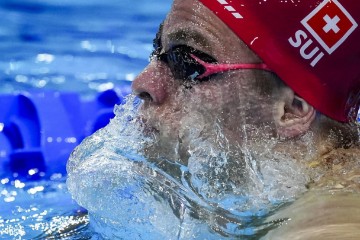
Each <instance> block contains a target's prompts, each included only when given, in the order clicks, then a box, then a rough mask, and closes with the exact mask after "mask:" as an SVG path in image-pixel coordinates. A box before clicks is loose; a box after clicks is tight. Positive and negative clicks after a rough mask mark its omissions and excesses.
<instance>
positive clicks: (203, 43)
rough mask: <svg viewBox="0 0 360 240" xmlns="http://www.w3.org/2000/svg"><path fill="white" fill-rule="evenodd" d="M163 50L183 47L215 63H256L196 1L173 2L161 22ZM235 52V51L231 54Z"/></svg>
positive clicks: (209, 12) (219, 21) (235, 38)
mask: <svg viewBox="0 0 360 240" xmlns="http://www.w3.org/2000/svg"><path fill="white" fill-rule="evenodd" d="M162 43H163V47H164V48H165V49H169V48H171V47H172V46H174V45H178V44H186V45H190V46H192V47H194V48H196V49H199V50H201V51H204V52H207V53H208V54H210V55H213V56H214V57H216V59H217V60H218V61H230V62H232V61H233V62H244V61H246V62H248V61H258V60H259V59H258V58H257V56H256V55H255V54H254V53H253V52H252V51H251V50H250V49H249V48H248V47H247V46H246V45H245V44H244V43H243V42H242V41H241V40H240V39H239V38H238V37H237V36H236V35H235V34H234V33H233V32H232V31H231V30H230V29H229V28H228V27H227V26H226V25H225V24H224V23H223V22H222V21H221V20H220V19H219V18H218V17H217V16H216V15H215V14H214V13H213V12H211V11H210V10H209V9H208V8H206V7H205V6H204V5H203V4H202V3H200V2H199V1H198V0H174V2H173V5H172V8H171V10H170V12H169V14H168V16H167V18H166V20H165V21H164V26H163V31H162ZM234 50H236V51H234Z"/></svg>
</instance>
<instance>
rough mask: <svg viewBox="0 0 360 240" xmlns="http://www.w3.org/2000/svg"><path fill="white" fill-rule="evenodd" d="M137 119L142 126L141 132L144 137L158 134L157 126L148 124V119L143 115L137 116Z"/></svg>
mask: <svg viewBox="0 0 360 240" xmlns="http://www.w3.org/2000/svg"><path fill="white" fill-rule="evenodd" d="M137 121H138V122H139V123H140V126H141V127H142V130H143V134H144V135H145V136H146V137H150V136H153V135H158V134H159V133H160V131H159V130H158V129H157V128H155V127H154V126H152V124H150V121H149V120H148V119H146V118H143V117H138V119H137Z"/></svg>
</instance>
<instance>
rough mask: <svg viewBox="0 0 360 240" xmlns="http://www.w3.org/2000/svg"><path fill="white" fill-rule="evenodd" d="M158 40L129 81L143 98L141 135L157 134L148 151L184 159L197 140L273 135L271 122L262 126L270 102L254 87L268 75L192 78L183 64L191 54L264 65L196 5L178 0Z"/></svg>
mask: <svg viewBox="0 0 360 240" xmlns="http://www.w3.org/2000/svg"><path fill="white" fill-rule="evenodd" d="M155 43H156V44H155V45H156V46H155V48H156V49H155V50H156V51H155V55H154V57H153V58H152V60H151V62H150V64H149V65H148V66H147V67H146V68H145V69H144V71H143V72H142V73H141V74H140V75H139V76H138V77H137V78H136V79H135V80H134V82H133V91H134V93H135V94H137V95H138V96H139V97H140V98H142V99H143V104H142V106H141V109H140V114H141V115H142V118H143V120H144V122H145V125H146V132H148V133H150V134H151V135H153V136H154V137H155V139H154V140H155V142H156V143H155V144H154V146H152V147H150V148H149V149H147V150H146V151H147V154H148V155H149V156H151V157H155V158H158V157H165V158H167V159H172V160H175V161H181V162H183V163H187V158H188V154H189V151H191V148H192V147H194V144H196V143H195V142H196V141H195V140H199V139H202V140H206V141H208V142H210V143H212V144H217V143H219V134H221V135H223V136H224V138H225V139H226V141H227V142H229V143H231V145H234V146H235V145H237V146H238V145H242V144H243V143H244V141H245V140H249V138H252V137H255V135H257V134H256V132H258V131H259V129H262V130H260V131H262V133H263V134H265V135H266V134H270V135H271V134H272V130H271V127H270V128H269V127H266V128H265V129H270V130H269V131H268V132H267V130H264V126H271V119H272V107H271V106H272V105H271V103H272V101H273V100H272V98H271V97H270V96H268V95H266V94H260V93H259V90H258V89H256V87H255V85H254V83H255V81H256V80H258V79H266V78H270V75H271V74H270V73H269V72H266V71H264V70H254V69H252V70H249V69H248V70H234V71H227V72H223V73H218V74H214V75H211V76H209V77H207V78H205V79H196V78H194V76H190V75H191V73H192V69H190V70H189V69H188V68H191V66H187V65H186V64H184V59H185V62H186V60H187V58H186V57H188V56H189V53H190V54H193V56H194V55H195V56H196V57H197V58H199V59H201V60H203V61H205V62H209V61H211V62H217V63H261V62H262V61H261V59H259V58H258V57H257V56H256V55H255V54H254V53H253V52H252V51H251V50H250V49H249V48H248V47H247V46H246V45H245V44H244V43H243V42H242V41H241V40H240V39H238V37H236V36H235V35H234V33H233V32H232V31H231V30H230V29H229V28H228V27H227V26H226V25H225V24H224V23H223V22H222V21H220V20H219V19H218V18H217V17H216V16H215V15H214V14H213V13H212V12H211V11H210V10H208V9H207V8H206V7H204V6H203V5H202V4H201V3H200V2H198V1H195V0H175V1H174V4H173V7H172V9H171V11H170V13H169V15H168V17H167V18H166V20H165V21H164V23H163V26H162V27H161V28H160V30H159V33H158V37H157V39H156V40H155ZM164 53H165V54H164ZM159 56H161V57H159ZM179 56H180V58H182V61H179V60H178V59H179ZM184 56H185V57H184ZM179 72H180V73H179ZM262 137H263V136H262Z"/></svg>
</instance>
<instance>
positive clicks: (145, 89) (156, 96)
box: [131, 61, 171, 105]
mask: <svg viewBox="0 0 360 240" xmlns="http://www.w3.org/2000/svg"><path fill="white" fill-rule="evenodd" d="M170 77H171V76H170V75H169V74H168V70H167V69H166V66H164V63H161V62H159V61H152V62H151V63H150V64H149V65H148V66H147V67H146V68H145V69H144V70H143V72H142V73H140V74H139V75H138V76H137V77H136V79H135V80H134V81H133V83H132V86H131V87H132V91H133V93H134V94H136V95H137V96H138V97H139V98H141V99H143V100H144V101H146V102H151V103H154V104H156V105H160V104H162V103H163V102H164V101H165V99H166V97H167V94H168V90H169V89H168V88H169V79H170Z"/></svg>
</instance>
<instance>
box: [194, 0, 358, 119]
mask: <svg viewBox="0 0 360 240" xmlns="http://www.w3.org/2000/svg"><path fill="white" fill-rule="evenodd" d="M200 1H201V2H202V3H203V4H204V5H205V6H207V7H208V8H209V9H210V10H211V11H213V12H214V13H215V14H216V15H217V16H218V17H219V18H220V19H221V20H222V21H223V22H224V23H226V24H227V25H228V26H229V27H230V29H231V30H232V31H233V32H234V33H235V34H236V35H237V36H238V37H239V38H240V39H241V40H243V41H244V42H245V43H246V44H247V45H248V46H249V47H250V48H251V49H252V50H253V51H254V52H255V53H256V54H257V55H259V56H260V57H261V58H262V59H263V61H264V62H265V63H266V64H267V65H268V66H269V67H270V68H271V69H272V70H273V71H274V72H275V73H276V74H277V75H278V76H279V77H280V78H281V79H283V81H285V82H286V84H287V85H289V86H290V87H291V88H292V89H293V90H294V91H295V92H296V94H298V95H299V96H301V97H302V98H304V99H305V100H306V101H307V102H308V103H310V104H311V105H313V106H314V107H315V108H316V109H317V110H319V111H320V112H322V113H323V114H325V115H327V116H329V117H331V118H333V119H335V120H337V121H341V122H348V121H350V120H353V119H355V118H356V116H357V113H358V109H359V105H360V27H359V26H358V24H359V23H360V1H358V0H321V1H314V0H301V1H300V0H281V1H280V0H200Z"/></svg>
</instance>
